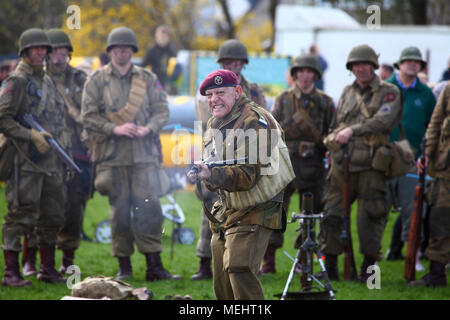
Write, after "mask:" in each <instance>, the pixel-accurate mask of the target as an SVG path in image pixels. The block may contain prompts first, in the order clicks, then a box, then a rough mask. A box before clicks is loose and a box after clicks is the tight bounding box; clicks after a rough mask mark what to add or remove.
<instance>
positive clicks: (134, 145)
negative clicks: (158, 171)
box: [81, 63, 169, 166]
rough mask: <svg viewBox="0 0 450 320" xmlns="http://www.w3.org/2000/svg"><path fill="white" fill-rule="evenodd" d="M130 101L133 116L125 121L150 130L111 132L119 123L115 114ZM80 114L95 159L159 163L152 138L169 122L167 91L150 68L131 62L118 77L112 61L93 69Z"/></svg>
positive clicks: (120, 163)
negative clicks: (124, 134) (144, 133)
mask: <svg viewBox="0 0 450 320" xmlns="http://www.w3.org/2000/svg"><path fill="white" fill-rule="evenodd" d="M133 83H136V88H135V87H134V86H133ZM134 89H136V90H134ZM133 92H135V94H133ZM129 103H130V104H131V105H132V106H133V108H134V109H133V110H134V111H133V112H130V113H129V114H128V115H130V114H132V116H131V119H129V120H127V121H126V122H133V123H135V124H136V125H140V126H145V127H147V128H149V129H150V130H151V132H150V133H149V134H148V135H147V136H145V137H143V138H138V139H130V138H128V137H122V136H116V135H114V134H113V129H114V128H115V127H116V126H117V125H119V124H121V123H116V122H117V119H120V117H117V116H116V115H117V114H118V113H120V112H123V111H127V110H126V108H127V106H128V104H129ZM81 115H82V120H83V125H84V128H85V129H86V133H87V136H88V138H87V141H88V147H89V149H90V150H89V151H90V153H91V157H92V160H93V161H94V162H97V163H102V164H104V165H108V166H130V165H134V164H138V163H146V164H154V165H155V166H157V165H159V162H160V157H159V156H160V154H159V153H160V151H159V148H158V147H157V145H156V144H155V137H157V136H158V135H159V132H160V130H161V129H162V127H163V126H164V125H165V124H166V123H167V121H168V118H169V108H168V102H167V95H166V92H165V91H164V90H163V88H162V86H161V84H160V83H159V81H158V80H157V78H156V76H155V74H153V73H152V72H151V71H148V70H145V69H143V68H140V67H137V66H135V65H133V66H132V67H131V69H130V70H129V72H128V73H127V74H126V75H124V76H121V75H120V74H119V72H118V71H117V70H115V68H114V67H113V66H112V64H111V63H109V64H107V65H106V66H104V67H103V68H101V69H99V70H97V71H95V72H94V73H92V74H91V75H90V76H89V77H88V79H87V81H86V84H85V86H84V92H83V101H82V110H81ZM115 121H116V122H115Z"/></svg>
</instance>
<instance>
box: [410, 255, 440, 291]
mask: <svg viewBox="0 0 450 320" xmlns="http://www.w3.org/2000/svg"><path fill="white" fill-rule="evenodd" d="M408 285H409V286H412V287H417V286H423V285H425V286H427V287H446V286H447V277H446V275H445V264H443V263H439V262H437V261H433V260H431V261H430V272H429V273H427V274H426V275H425V276H423V278H422V279H420V280H416V281H411V282H408Z"/></svg>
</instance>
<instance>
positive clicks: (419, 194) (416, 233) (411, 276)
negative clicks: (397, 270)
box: [405, 157, 426, 281]
mask: <svg viewBox="0 0 450 320" xmlns="http://www.w3.org/2000/svg"><path fill="white" fill-rule="evenodd" d="M421 162H422V163H424V159H423V157H422V158H421ZM425 175H426V170H425V168H423V170H422V172H421V173H420V176H419V185H418V186H416V189H415V190H414V210H413V212H412V214H411V224H410V225H409V233H408V247H407V250H406V256H405V280H406V281H414V280H415V279H416V257H417V251H418V250H419V247H420V238H421V233H422V212H423V200H424V198H425Z"/></svg>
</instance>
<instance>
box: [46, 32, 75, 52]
mask: <svg viewBox="0 0 450 320" xmlns="http://www.w3.org/2000/svg"><path fill="white" fill-rule="evenodd" d="M46 34H47V37H48V39H49V40H50V43H51V45H52V47H53V48H58V47H66V48H67V49H69V52H72V51H73V47H72V43H71V42H70V38H69V36H68V35H67V33H65V32H64V31H63V30H62V29H57V28H54V29H50V30H47V32H46Z"/></svg>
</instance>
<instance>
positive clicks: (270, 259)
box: [259, 244, 277, 274]
mask: <svg viewBox="0 0 450 320" xmlns="http://www.w3.org/2000/svg"><path fill="white" fill-rule="evenodd" d="M276 250H277V248H275V246H273V245H271V244H269V245H268V246H267V249H266V253H265V254H264V264H263V265H262V266H261V269H259V272H260V274H268V273H275V251H276Z"/></svg>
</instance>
